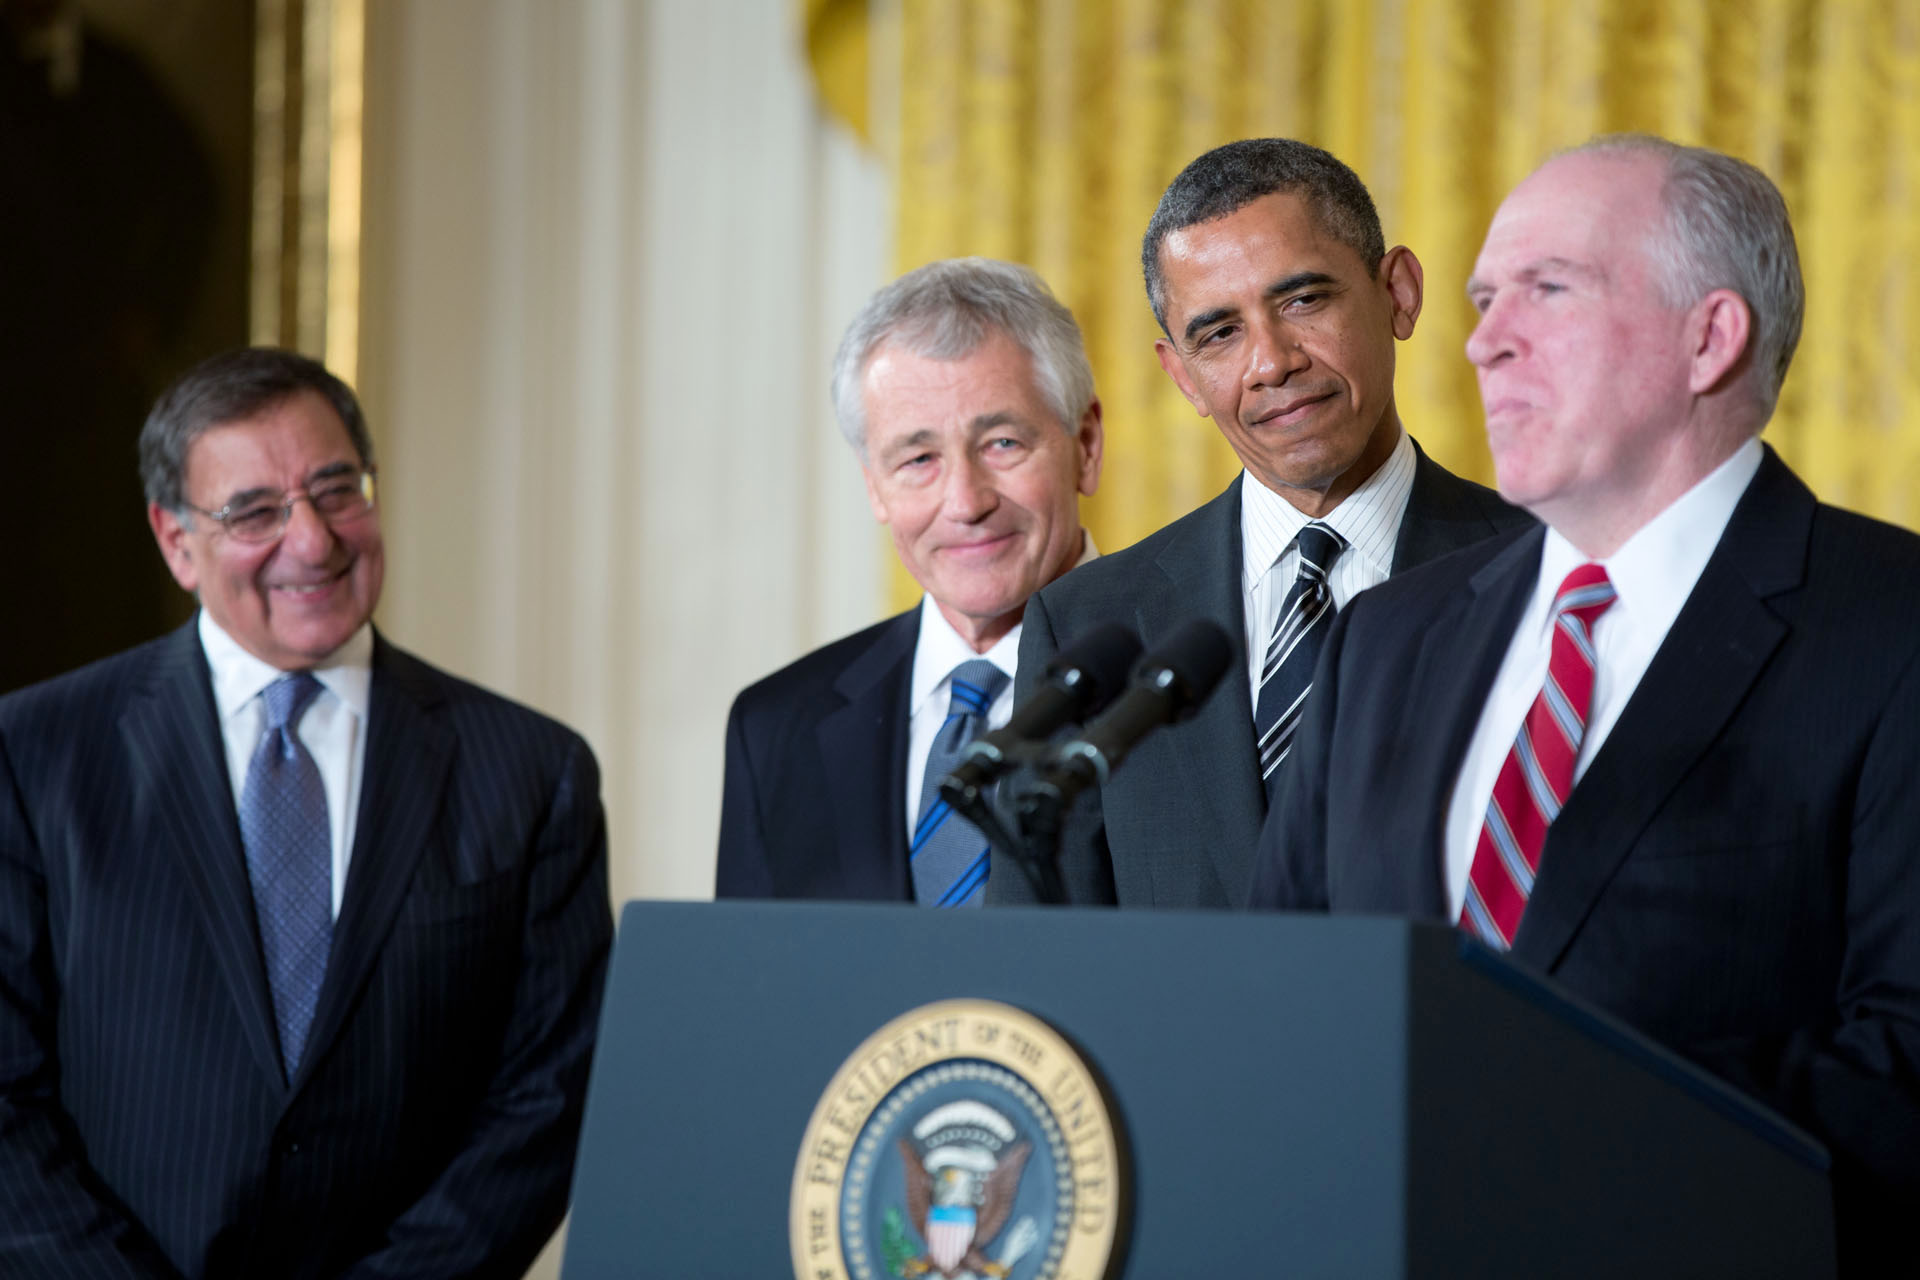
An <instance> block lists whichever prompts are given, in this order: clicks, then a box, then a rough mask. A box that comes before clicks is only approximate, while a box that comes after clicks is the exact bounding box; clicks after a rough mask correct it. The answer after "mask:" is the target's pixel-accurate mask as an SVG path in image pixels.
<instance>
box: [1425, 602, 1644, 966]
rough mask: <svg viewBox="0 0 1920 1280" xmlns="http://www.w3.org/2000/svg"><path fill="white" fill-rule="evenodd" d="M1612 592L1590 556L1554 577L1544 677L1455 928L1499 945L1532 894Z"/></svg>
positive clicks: (1563, 796)
mask: <svg viewBox="0 0 1920 1280" xmlns="http://www.w3.org/2000/svg"><path fill="white" fill-rule="evenodd" d="M1613 598H1614V597H1613V583H1611V582H1610V581H1608V580H1607V571H1606V570H1605V569H1603V568H1601V567H1600V566H1599V565H1597V564H1583V565H1581V566H1580V567H1579V568H1577V569H1575V570H1574V571H1573V572H1572V573H1570V574H1568V575H1567V577H1566V581H1564V582H1562V583H1561V584H1560V590H1559V592H1558V594H1556V595H1555V596H1554V598H1553V645H1552V648H1551V650H1550V651H1549V653H1548V656H1547V679H1546V683H1545V684H1544V685H1543V686H1542V687H1541V689H1540V693H1539V695H1538V696H1537V697H1535V698H1534V700H1533V706H1532V707H1530V708H1529V709H1528V711H1527V718H1526V719H1525V720H1523V721H1521V723H1520V733H1519V735H1518V736H1517V737H1515V738H1514V740H1513V749H1512V750H1511V751H1509V752H1508V753H1507V758H1506V761H1505V762H1504V763H1503V764H1501V766H1500V775H1499V777H1497V778H1495V779H1494V783H1493V794H1492V795H1491V796H1490V797H1488V799H1487V815H1486V818H1485V820H1484V821H1483V822H1482V824H1481V827H1480V839H1479V841H1478V842H1477V843H1476V844H1475V845H1474V850H1473V865H1472V867H1471V868H1470V869H1469V870H1468V872H1467V892H1466V901H1465V902H1464V903H1462V904H1461V909H1460V927H1461V928H1463V929H1465V930H1467V931H1468V932H1469V933H1472V934H1474V935H1476V936H1477V937H1479V938H1480V939H1481V940H1482V941H1483V942H1485V943H1487V944H1488V945H1489V946H1492V947H1497V948H1499V949H1500V950H1502V951H1505V950H1507V949H1509V948H1510V947H1512V946H1513V938H1514V934H1516V933H1517V932H1519V929H1520V916H1521V914H1522V913H1523V912H1525V911H1526V909H1527V899H1528V898H1529V897H1531V896H1532V894H1533V881H1534V876H1535V875H1536V874H1537V873H1538V872H1539V870H1540V853H1541V850H1542V849H1543V848H1544V847H1545V846H1546V842H1547V828H1548V826H1550V825H1551V824H1552V823H1553V820H1554V818H1556V817H1558V816H1559V813H1560V808H1561V806H1562V805H1564V804H1566V802H1567V794H1568V792H1570V791H1572V790H1573V765H1574V761H1576V760H1578V759H1579V758H1580V743H1581V740H1582V739H1584V738H1585V737H1586V732H1587V712H1588V710H1589V709H1590V708H1591V707H1592V705H1593V670H1594V654H1593V624H1594V620H1595V619H1596V618H1598V617H1599V616H1600V615H1601V614H1602V613H1605V612H1606V610H1607V606H1608V605H1610V604H1612V603H1613Z"/></svg>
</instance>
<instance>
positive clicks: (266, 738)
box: [240, 671, 333, 1080]
mask: <svg viewBox="0 0 1920 1280" xmlns="http://www.w3.org/2000/svg"><path fill="white" fill-rule="evenodd" d="M319 692H320V682H319V681H318V680H315V679H314V678H313V676H312V675H311V674H310V673H308V672H305V671H297V672H294V673H293V674H291V675H286V676H282V677H281V678H280V679H278V680H276V681H274V682H273V683H272V684H270V685H268V686H267V687H266V689H265V690H264V691H263V692H262V693H261V695H260V697H261V700H262V701H263V702H264V703H265V704H266V708H267V728H266V732H265V733H263V734H261V735H260V745H259V746H258V747H257V748H255V749H254V753H253V760H252V762H251V763H250V764H249V765H248V767H247V783H246V786H245V787H244V788H242V789H241V792H240V840H241V843H242V844H244V845H245V846H246V851H247V878H248V879H249V880H250V881H252V883H253V908H254V914H255V916H256V918H257V919H258V920H259V923H260V950H261V952H262V955H263V956H264V958H265V960H266V964H267V985H268V987H269V989H270V990H271V991H272V992H273V1017H274V1022H275V1024H276V1025H277V1026H278V1028H279V1031H280V1059H281V1062H282V1064H283V1066H284V1068H285V1070H286V1073H287V1078H288V1079H289V1080H291V1079H292V1078H293V1074H294V1072H295V1071H296V1070H297V1069H298V1068H299V1066H300V1055H301V1053H302V1051H303V1050H304V1049H305V1048H306V1043H307V1028H308V1026H309V1025H310V1024H311V1023H312V1022H313V1010H314V1006H315V1005H316V1004H318V1003H319V1001H320V983H321V981H322V980H323V979H324V978H325V977H326V975H327V951H328V949H329V948H330V947H331V946H332V943H333V839H332V835H331V832H330V830H329V828H328V825H327V793H326V789H325V788H324V787H323V786H322V785H321V783H320V769H319V766H317V765H315V764H314V762H313V757H312V756H311V755H309V754H307V749H306V747H305V746H304V745H302V744H301V742H300V737H299V734H298V733H297V732H296V731H297V730H298V728H299V726H300V716H301V715H302V713H304V712H305V711H306V709H307V706H308V704H309V703H311V702H312V701H313V699H314V697H315V695H317V694H318V693H319Z"/></svg>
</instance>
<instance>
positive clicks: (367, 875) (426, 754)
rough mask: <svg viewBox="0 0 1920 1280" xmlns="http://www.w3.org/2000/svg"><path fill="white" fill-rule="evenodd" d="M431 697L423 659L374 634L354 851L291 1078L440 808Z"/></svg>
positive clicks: (440, 736) (380, 942)
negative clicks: (302, 1051)
mask: <svg viewBox="0 0 1920 1280" xmlns="http://www.w3.org/2000/svg"><path fill="white" fill-rule="evenodd" d="M439 702H440V692H439V689H438V688H437V686H436V685H435V683H434V682H433V681H432V679H430V678H429V676H428V673H427V670H426V668H424V667H423V666H422V665H421V664H420V663H418V662H416V661H415V660H414V659H412V658H410V657H408V656H407V655H406V654H403V653H400V652H398V651H396V650H394V649H393V648H392V647H390V646H389V645H388V644H387V643H386V641H385V640H384V639H382V638H381V637H380V636H379V635H378V634H377V633H376V634H375V636H374V650H373V682H372V686H371V692H370V693H369V701H368V709H367V721H368V723H367V742H366V757H365V761H364V764H363V766H362V769H361V775H360V777H361V787H360V792H361V794H360V812H359V815H358V817H357V818H356V819H355V822H354V836H353V857H352V859H351V860H350V861H349V863H348V867H347V889H346V893H345V895H344V896H343V897H342V899H341V903H340V918H339V919H338V920H337V921H335V923H334V931H333V948H332V951H331V952H330V953H329V955H328V958H327V977H326V981H325V983H324V984H322V986H321V988H320V1002H319V1004H318V1006H317V1007H316V1008H315V1009H314V1014H313V1029H312V1031H311V1032H310V1033H309V1035H308V1037H307V1049H306V1053H305V1054H304V1055H303V1057H302V1060H301V1067H300V1072H299V1075H298V1076H296V1077H295V1080H294V1084H295V1085H296V1086H298V1085H299V1083H300V1082H301V1081H302V1080H304V1079H305V1077H306V1075H307V1074H308V1072H309V1071H310V1070H311V1069H312V1067H313V1064H314V1063H315V1062H317V1061H319V1060H320V1058H321V1057H323V1056H324V1051H325V1049H326V1047H327V1046H328V1045H329V1044H330V1043H331V1042H332V1040H333V1038H334V1036H335V1035H337V1034H338V1033H339V1029H340V1026H341V1024H342V1023H343V1022H344V1021H345V1018H346V1014H347V1011H348V1010H349V1009H351V1008H352V1007H353V1002H354V1000H355V999H356V998H357V997H358V995H359V992H360V988H361V987H362V985H363V984H364V983H365V982H366V979H367V975H368V974H369V973H370V972H371V971H372V969H373V963H374V960H375V958H376V957H377V956H378V955H379V953H380V948H381V947H382V946H384V945H385V943H386V939H387V934H388V933H389V932H390V931H391V929H392V928H393V920H394V916H395V915H396V914H397V913H398V912H399V910H400V903H401V902H402V901H403V900H404V899H405V897H406V895H407V889H408V886H409V885H410V884H411V883H412V881H413V871H414V867H415V866H416V865H418V863H419V861H420V855H421V853H422V851H423V850H424V849H425V848H426V846H427V842H428V839H429V837H430V835H431V833H432V829H433V822H434V817H435V815H436V814H438V813H439V812H440V805H441V798H442V794H443V793H444V791H445V790H446V782H447V771H448V768H449V766H450V765H451V763H452V760H453V745H454V743H453V734H452V731H451V730H449V729H448V728H447V726H446V725H445V724H444V723H443V722H442V720H441V718H440V715H439V708H438V704H439Z"/></svg>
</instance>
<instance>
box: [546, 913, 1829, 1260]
mask: <svg viewBox="0 0 1920 1280" xmlns="http://www.w3.org/2000/svg"><path fill="white" fill-rule="evenodd" d="M957 998H969V999H981V1000H990V1001H998V1002H1004V1003H1005V1004H1008V1005H1012V1006H1015V1007H1017V1008H1018V1009H1021V1010H1025V1011H1027V1012H1028V1013H1031V1014H1033V1015H1035V1016H1037V1017H1038V1018H1039V1019H1041V1020H1043V1021H1044V1022H1045V1023H1047V1024H1049V1025H1050V1026H1051V1027H1053V1028H1054V1029H1056V1030H1057V1031H1058V1032H1059V1033H1060V1034H1061V1035H1062V1036H1063V1037H1065V1039H1066V1040H1067V1041H1069V1042H1070V1043H1071V1044H1072V1045H1073V1046H1074V1047H1075V1048H1076V1049H1077V1050H1078V1052H1079V1054H1080V1056H1081V1057H1082V1058H1083V1059H1084V1061H1085V1062H1086V1063H1087V1064H1088V1066H1089V1067H1091V1069H1092V1070H1093V1072H1094V1073H1095V1074H1096V1075H1097V1077H1098V1078H1099V1081H1100V1084H1101V1086H1102V1088H1103V1090H1104V1093H1105V1095H1106V1099H1107V1103H1108V1107H1109V1109H1110V1112H1111V1114H1112V1117H1113V1119H1114V1121H1115V1125H1116V1128H1117V1129H1118V1131H1119V1133H1120V1135H1121V1161H1122V1164H1123V1167H1124V1169H1125V1175H1126V1176H1125V1178H1124V1182H1125V1185H1126V1187H1127V1190H1126V1192H1125V1194H1124V1199H1123V1202H1122V1211H1123V1214H1124V1221H1123V1222H1122V1224H1121V1226H1120V1234H1119V1237H1118V1240H1117V1242H1116V1243H1115V1245H1114V1258H1115V1261H1114V1264H1113V1271H1112V1274H1113V1275H1116V1276H1128V1277H1151V1278H1155V1280H1158V1278H1161V1277H1188V1276H1227V1275H1248V1276H1252V1275H1260V1276H1266V1275H1274V1276H1281V1275H1285V1276H1341V1277H1349V1276H1351V1277H1369V1276H1455V1275H1461V1276H1466V1275H1494V1274H1507V1275H1553V1276H1560V1277H1577V1276H1596V1277H1598V1276H1606V1277H1614V1276H1621V1275H1635V1274H1639V1275H1661V1276H1669V1275H1714V1276H1718V1275H1792V1276H1824V1275H1831V1274H1832V1272H1833V1254H1834V1251H1833V1219H1832V1207H1831V1198H1830V1193H1829V1188H1828V1173H1827V1166H1828V1160H1827V1155H1826V1152H1825V1151H1824V1149H1823V1148H1822V1147H1820V1146H1819V1144H1818V1143H1816V1142H1814V1141H1813V1140H1812V1139H1810V1138H1808V1137H1807V1136H1806V1135H1804V1134H1803V1133H1801V1132H1799V1131H1798V1130H1796V1129H1794V1128H1792V1127H1791V1126H1790V1125H1788V1124H1787V1123H1786V1122H1785V1121H1783V1120H1781V1119H1780V1118H1779V1117H1777V1116H1776V1115H1774V1114H1773V1113H1771V1112H1769V1111H1767V1110H1765V1109H1763V1108H1761V1107H1759V1106H1758V1105H1757V1104H1755V1103H1753V1102H1751V1101H1749V1100H1747V1099H1746V1098H1744V1097H1743V1096H1741V1095H1739V1094H1738V1093H1736V1092H1735V1091H1734V1090H1732V1089H1730V1088H1728V1087H1726V1086H1724V1085H1722V1084H1720V1083H1718V1082H1717V1081H1715V1080H1714V1079H1712V1078H1711V1077H1709V1076H1707V1075H1706V1074H1704V1073H1702V1072H1700V1071H1698V1070H1697V1069H1695V1068H1693V1067H1692V1066H1691V1065H1689V1064H1687V1063H1686V1062H1684V1061H1682V1060H1680V1059H1679V1058H1678V1057H1676V1056H1674V1055H1673V1054H1670V1053H1668V1052H1666V1051H1665V1050H1663V1049H1661V1048H1659V1047H1657V1046H1655V1045H1653V1044H1651V1043H1650V1042H1648V1041H1647V1040H1645V1039H1644V1038H1643V1037H1640V1036H1639V1035H1637V1034H1635V1033H1634V1032H1632V1031H1631V1030H1629V1029H1628V1028H1626V1027H1625V1026H1623V1025H1622V1024H1620V1023H1618V1022H1617V1021H1615V1020H1612V1019H1610V1018H1608V1017H1606V1016H1605V1015H1603V1014H1600V1013H1598V1012H1596V1011H1594V1010H1592V1009H1590V1008H1588V1007H1586V1006H1584V1005H1582V1004H1581V1003H1580V1002H1578V1001H1576V1000H1574V999H1573V998H1571V997H1569V996H1567V995H1566V994H1564V993H1562V992H1560V991H1559V990H1558V989H1557V988H1555V987H1553V986H1552V985H1551V984H1549V983H1547V982H1544V981H1542V980H1540V979H1538V978H1537V977H1534V976H1532V975H1530V974H1528V973H1526V972H1525V971H1523V970H1521V969H1520V968H1518V967H1517V966H1515V965H1513V964H1511V963H1510V962H1508V961H1507V960H1506V959H1505V958H1504V957H1501V956H1498V955H1496V954H1494V953H1492V952H1490V951H1488V950H1486V949H1485V948H1483V947H1481V946H1480V945H1479V944H1478V943H1476V942H1473V941H1471V940H1468V939H1466V938H1464V937H1463V936H1461V935H1460V934H1459V933H1458V932H1457V931H1455V930H1450V929H1445V928H1441V927H1438V926H1432V925H1422V924H1411V923H1408V922H1405V921H1400V920H1393V919H1387V918H1369V917H1305V916H1285V915H1267V916H1261V915H1224V914H1216V913H1198V912H1195V913H1188V912H1165V913H1160V912H1118V911H1089V910H1061V909H1045V908H1028V909H1018V908H1010V909H1001V910H986V911H948V912H937V911H928V910H924V909H920V908H913V907H899V906H882V905H853V904H848V905H837V904H811V903H809V904H788V903H657V902H635V903H631V904H629V905H628V906H627V908H626V910H625V912H624V913H623V915H622V917H621V928H620V934H619V940H618V943H617V945H616V947H615V951H614V957H613V968H612V973H611V976H610V979H609V985H608V988H607V993H606V1000H605V1007H604V1012H603V1015H602V1023H601V1031H600V1040H599V1047H598V1051H597V1053H596V1056H595V1060H594V1064H593V1077H592V1082H591V1086H590V1090H589V1095H588V1102H587V1112H586V1121H585V1129H584V1132H583V1136H582V1140H581V1146H580V1154H579V1160H578V1164H577V1167H576V1170H575V1174H574V1189H573V1217H572V1225H571V1227H570V1229H569V1234H568V1241H567V1250H566V1257H565V1261H564V1269H563V1275H564V1276H565V1278H566V1280H600V1278H601V1277H616V1276H617V1277H629V1276H652V1275H676V1276H716V1277H721V1276H724V1277H733V1276H740V1277H747V1276H751V1277H783V1276H789V1275H793V1274H794V1262H793V1254H792V1250H791V1248H790V1245H789V1197H790V1193H791V1192H792V1190H793V1188H794V1173H795V1164H796V1160H797V1159H798V1157H799V1155H800V1151H801V1144H802V1140H803V1136H805V1135H806V1133H807V1130H808V1125H809V1119H810V1117H812V1116H813V1114H814V1112H815V1108H816V1106H817V1105H818V1104H819V1103H820V1101H821V1099H822V1096H823V1093H824V1092H825V1091H826V1090H827V1088H828V1086H829V1083H830V1081H833V1080H834V1078H835V1076H836V1073H837V1072H839V1071H840V1070H841V1068H842V1066H843V1064H844V1063H845V1062H846V1061H847V1059H848V1057H849V1055H851V1054H853V1053H854V1052H855V1050H856V1049H857V1048H858V1047H859V1046H860V1045H861V1044H862V1043H863V1041H866V1040H867V1038H868V1037H869V1036H871V1035H873V1033H874V1032H875V1031H876V1030H878V1029H879V1028H881V1027H882V1026H883V1025H884V1024H887V1023H888V1022H889V1021H891V1020H893V1019H896V1018H898V1017H899V1016H900V1015H902V1014H903V1013H906V1012H907V1011H909V1010H912V1009H914V1008H916V1007H918V1006H923V1005H926V1004H928V1003H930V1002H934V1001H939V1000H945V999H957ZM1039 1262H1040V1259H1039V1258H1038V1257H1037V1256H1035V1255H1028V1257H1027V1258H1026V1259H1025V1260H1024V1261H1023V1262H1022V1263H1020V1264H1018V1265H1016V1266H1015V1268H1014V1270H1013V1272H1012V1275H1011V1277H1010V1280H1025V1277H1026V1276H1028V1275H1031V1274H1033V1271H1034V1269H1035V1268H1036V1267H1037V1266H1038V1264H1039ZM932 1274H934V1275H937V1274H939V1273H938V1272H937V1271H936V1272H933V1273H932Z"/></svg>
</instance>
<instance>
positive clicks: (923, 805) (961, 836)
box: [909, 658, 1007, 907]
mask: <svg viewBox="0 0 1920 1280" xmlns="http://www.w3.org/2000/svg"><path fill="white" fill-rule="evenodd" d="M952 684H953V697H952V699H951V701H949V702H948V704H947V718H946V720H945V722H944V723H942V724H941V726H940V732H939V733H937V734H935V735H934V739H933V749H932V750H931V751H929V752H928V753H927V773H926V781H925V782H924V783H923V784H922V786H921V788H920V816H919V819H918V820H917V821H916V822H915V823H914V826H913V845H912V847H911V850H910V853H909V856H910V857H911V859H912V865H913V896H914V899H915V900H916V901H918V902H921V903H924V904H927V905H930V906H938V907H976V906H979V905H980V897H981V894H982V893H983V892H985V890H986V885H987V871H988V863H987V838H986V837H985V836H983V835H981V834H980V828H978V827H976V826H974V825H973V824H972V823H971V822H968V821H967V820H966V819H965V818H963V817H961V816H960V815H959V814H957V813H955V812H954V811H953V806H952V805H949V804H948V803H947V802H946V801H945V800H944V799H943V798H941V795H940V779H942V778H944V777H946V776H947V775H948V774H949V773H952V772H953V770H954V767H955V766H956V765H958V764H959V763H960V758H961V756H962V755H963V754H964V753H965V752H966V749H967V744H968V743H969V742H972V741H973V740H974V739H975V738H977V737H979V736H980V735H981V734H982V733H984V732H986V728H987V711H988V709H989V708H991V707H992V706H993V700H994V699H995V698H997V697H999V696H1000V691H1001V690H1002V689H1004V688H1006V687H1007V675H1006V672H1004V671H1002V670H1000V668H998V667H996V666H994V665H993V664H992V663H991V662H988V661H987V660H986V659H985V658H975V659H973V660H972V661H971V662H963V663H961V664H960V665H959V666H957V667H955V668H954V669H953V677H952Z"/></svg>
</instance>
